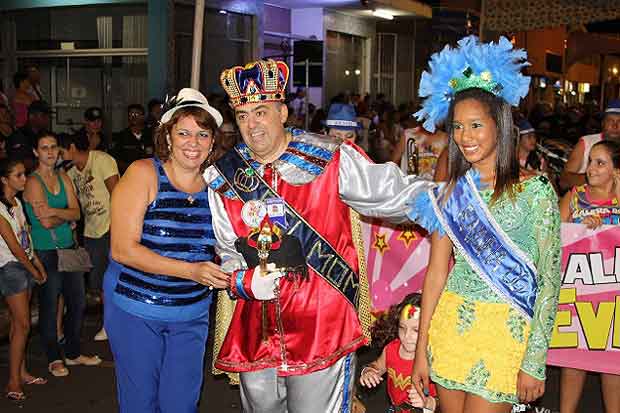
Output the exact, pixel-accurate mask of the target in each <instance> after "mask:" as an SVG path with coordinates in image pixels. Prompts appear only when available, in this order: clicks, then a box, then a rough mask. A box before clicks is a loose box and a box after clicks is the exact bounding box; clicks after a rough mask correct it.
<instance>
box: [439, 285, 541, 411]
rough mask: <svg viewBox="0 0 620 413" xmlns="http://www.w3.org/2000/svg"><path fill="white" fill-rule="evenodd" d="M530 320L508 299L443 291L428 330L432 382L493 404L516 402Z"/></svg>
mask: <svg viewBox="0 0 620 413" xmlns="http://www.w3.org/2000/svg"><path fill="white" fill-rule="evenodd" d="M529 332H530V325H529V321H528V320H527V319H526V318H525V317H523V316H522V315H521V314H520V313H518V312H517V311H516V310H514V309H513V308H512V307H511V306H510V305H509V304H506V303H487V302H480V301H475V300H472V299H467V298H465V297H462V296H460V295H458V294H455V293H453V292H451V291H444V292H443V294H442V295H441V297H440V299H439V302H438V304H437V307H436V309H435V313H434V315H433V319H432V321H431V326H430V330H429V358H430V364H431V377H432V379H433V381H434V382H435V383H437V384H439V385H441V386H443V387H445V388H448V389H453V390H462V391H466V392H469V393H473V394H476V395H478V396H481V397H483V398H485V399H486V400H488V401H490V402H494V403H504V402H505V403H516V402H517V396H516V391H517V375H518V373H519V368H520V367H521V362H522V360H523V355H524V354H525V347H526V344H527V339H528V336H529Z"/></svg>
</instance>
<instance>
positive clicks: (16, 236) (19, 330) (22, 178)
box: [0, 159, 47, 401]
mask: <svg viewBox="0 0 620 413" xmlns="http://www.w3.org/2000/svg"><path fill="white" fill-rule="evenodd" d="M0 181H1V182H2V192H0V294H1V295H3V296H4V297H5V299H6V302H7V305H8V307H9V315H10V317H11V329H10V333H9V337H10V344H9V382H8V384H7V386H6V397H7V398H8V399H9V400H14V401H22V400H25V399H26V396H25V395H24V391H23V385H24V384H45V383H47V380H45V379H44V378H42V377H34V376H32V375H31V374H30V373H28V370H26V363H25V353H26V343H27V341H28V332H29V330H30V295H31V292H32V286H33V284H34V282H38V283H43V282H45V280H46V277H47V275H46V273H45V270H44V269H43V265H42V264H41V262H40V261H39V259H38V258H37V257H36V255H34V251H33V250H32V247H31V245H30V234H29V233H28V228H27V224H26V215H25V214H24V210H23V208H22V204H21V202H20V201H19V199H17V197H16V195H17V193H18V192H21V191H23V190H24V186H25V185H26V169H25V168H24V164H23V163H22V162H21V161H14V160H8V159H2V160H0Z"/></svg>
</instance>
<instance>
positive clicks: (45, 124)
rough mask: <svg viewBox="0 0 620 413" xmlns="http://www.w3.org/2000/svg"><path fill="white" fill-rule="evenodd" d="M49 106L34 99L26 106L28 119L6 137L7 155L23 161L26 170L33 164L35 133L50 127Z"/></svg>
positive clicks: (30, 168) (29, 169)
mask: <svg viewBox="0 0 620 413" xmlns="http://www.w3.org/2000/svg"><path fill="white" fill-rule="evenodd" d="M50 113H51V110H50V107H49V106H48V104H47V102H45V101H43V100H35V101H34V102H32V103H31V104H30V106H28V120H27V121H26V124H25V125H24V126H22V127H21V128H19V129H17V130H16V131H15V132H13V134H11V135H10V136H9V138H8V143H7V155H8V156H9V158H12V159H20V160H22V161H23V162H24V166H25V167H26V170H27V171H31V170H32V168H33V166H34V153H33V152H32V150H33V148H34V142H35V138H36V135H37V134H38V133H39V132H41V131H43V130H47V129H49V127H50Z"/></svg>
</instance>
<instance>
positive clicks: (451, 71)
mask: <svg viewBox="0 0 620 413" xmlns="http://www.w3.org/2000/svg"><path fill="white" fill-rule="evenodd" d="M526 59H527V54H526V52H525V50H523V49H517V50H515V49H513V46H512V43H510V41H508V39H506V38H505V37H503V36H502V37H500V39H499V42H498V43H495V42H491V43H480V41H479V40H478V37H476V36H468V37H465V38H463V39H461V40H459V42H458V46H457V47H456V48H451V47H450V46H448V45H446V47H444V49H443V50H442V51H441V52H439V53H435V54H433V56H431V61H430V62H429V71H428V72H427V71H424V72H423V73H422V78H421V79H420V89H419V95H420V97H423V98H426V99H425V100H424V103H423V104H422V109H420V110H419V111H418V112H416V113H415V116H416V117H417V119H418V120H420V121H422V120H424V123H423V126H424V128H425V129H426V130H428V131H429V132H434V131H435V126H436V125H437V124H438V123H441V122H442V121H443V120H444V119H445V118H446V116H448V108H449V107H450V102H451V100H452V99H453V97H454V95H455V94H456V93H458V92H460V91H463V90H466V89H471V88H480V89H483V90H486V91H487V92H490V93H493V94H494V95H496V96H499V97H501V98H503V99H504V100H505V101H506V102H508V103H509V104H511V105H513V106H517V105H518V104H519V100H520V99H521V98H522V97H524V96H525V95H527V93H528V91H529V85H530V78H529V77H528V76H523V75H522V74H521V69H522V68H523V67H525V66H529V63H528V62H527V61H526Z"/></svg>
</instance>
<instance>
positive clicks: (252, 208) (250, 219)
mask: <svg viewBox="0 0 620 413" xmlns="http://www.w3.org/2000/svg"><path fill="white" fill-rule="evenodd" d="M266 215H267V207H266V206H265V203H264V202H263V201H259V200H258V199H252V200H250V201H248V202H246V203H245V204H244V205H243V208H241V219H242V220H243V222H244V223H245V225H247V226H248V227H250V228H258V226H259V225H260V223H261V222H262V221H263V218H265V216H266Z"/></svg>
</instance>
